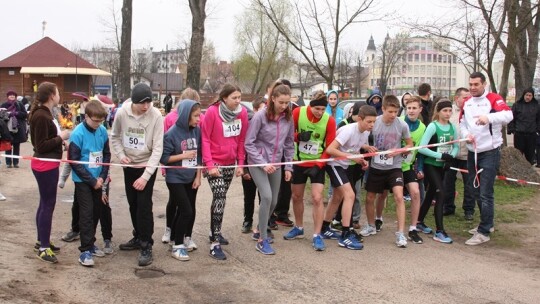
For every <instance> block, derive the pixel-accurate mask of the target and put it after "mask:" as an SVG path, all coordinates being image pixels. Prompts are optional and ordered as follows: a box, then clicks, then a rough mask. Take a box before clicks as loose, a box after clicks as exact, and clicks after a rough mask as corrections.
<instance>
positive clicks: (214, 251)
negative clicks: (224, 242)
mask: <svg viewBox="0 0 540 304" xmlns="http://www.w3.org/2000/svg"><path fill="white" fill-rule="evenodd" d="M210 256H211V257H213V258H214V259H216V260H220V261H223V260H226V259H227V256H226V255H225V253H224V252H223V250H222V249H221V245H219V244H216V245H213V246H210Z"/></svg>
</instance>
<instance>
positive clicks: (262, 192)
mask: <svg viewBox="0 0 540 304" xmlns="http://www.w3.org/2000/svg"><path fill="white" fill-rule="evenodd" d="M250 172H251V177H252V178H253V181H254V182H255V185H257V188H258V189H259V196H260V198H261V203H260V206H259V225H258V226H257V227H258V229H257V230H258V231H259V241H262V240H265V239H266V238H267V237H268V234H267V231H266V230H267V228H268V219H269V218H270V212H271V205H272V189H271V188H270V187H271V186H270V181H269V179H270V178H269V174H267V173H266V172H265V171H264V170H263V169H262V168H261V167H253V168H251V169H250ZM273 174H277V175H276V176H278V177H279V175H280V174H281V172H274V173H273Z"/></svg>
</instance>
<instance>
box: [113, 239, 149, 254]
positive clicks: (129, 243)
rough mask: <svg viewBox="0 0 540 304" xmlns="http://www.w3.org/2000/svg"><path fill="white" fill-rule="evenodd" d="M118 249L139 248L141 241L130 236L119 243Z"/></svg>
mask: <svg viewBox="0 0 540 304" xmlns="http://www.w3.org/2000/svg"><path fill="white" fill-rule="evenodd" d="M118 248H120V250H138V249H141V241H140V240H139V239H138V238H132V239H131V240H129V241H127V243H123V244H120V246H118ZM150 254H152V252H150Z"/></svg>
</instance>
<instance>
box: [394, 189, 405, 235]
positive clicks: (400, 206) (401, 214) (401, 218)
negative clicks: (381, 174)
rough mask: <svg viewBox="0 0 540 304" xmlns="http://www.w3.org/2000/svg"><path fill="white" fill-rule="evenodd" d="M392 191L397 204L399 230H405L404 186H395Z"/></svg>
mask: <svg viewBox="0 0 540 304" xmlns="http://www.w3.org/2000/svg"><path fill="white" fill-rule="evenodd" d="M392 193H393V194H394V201H395V204H396V217H397V231H398V232H401V233H403V231H405V201H404V200H403V186H393V187H392Z"/></svg>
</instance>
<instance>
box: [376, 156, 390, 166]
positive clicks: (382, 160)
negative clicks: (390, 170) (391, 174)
mask: <svg viewBox="0 0 540 304" xmlns="http://www.w3.org/2000/svg"><path fill="white" fill-rule="evenodd" d="M373 161H374V162H375V163H376V164H379V165H392V164H394V158H393V157H388V154H379V155H375V156H374V157H373Z"/></svg>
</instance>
